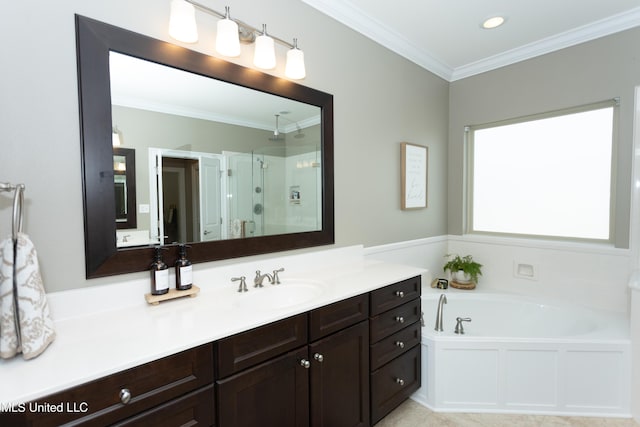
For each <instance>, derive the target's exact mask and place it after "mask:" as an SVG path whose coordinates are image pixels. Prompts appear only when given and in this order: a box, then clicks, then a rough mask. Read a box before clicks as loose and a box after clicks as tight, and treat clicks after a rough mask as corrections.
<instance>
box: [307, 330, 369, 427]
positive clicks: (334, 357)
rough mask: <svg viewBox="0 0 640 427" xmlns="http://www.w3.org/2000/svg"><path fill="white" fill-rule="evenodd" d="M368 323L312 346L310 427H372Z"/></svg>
mask: <svg viewBox="0 0 640 427" xmlns="http://www.w3.org/2000/svg"><path fill="white" fill-rule="evenodd" d="M368 350H369V322H368V321H364V322H361V323H358V324H356V325H354V326H351V327H350V328H347V329H345V330H343V331H341V332H337V333H335V334H333V335H329V336H328V337H326V338H324V339H322V340H319V341H316V342H314V343H312V344H311V345H309V359H310V360H311V426H312V427H320V426H323V427H355V426H368V425H369V351H368Z"/></svg>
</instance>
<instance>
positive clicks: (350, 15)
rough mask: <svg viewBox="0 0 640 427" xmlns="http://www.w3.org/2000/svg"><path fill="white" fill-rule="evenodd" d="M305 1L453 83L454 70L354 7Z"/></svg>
mask: <svg viewBox="0 0 640 427" xmlns="http://www.w3.org/2000/svg"><path fill="white" fill-rule="evenodd" d="M302 1H303V2H304V3H306V4H308V5H309V6H311V7H313V8H315V9H317V10H319V11H320V12H322V13H324V14H325V15H328V16H330V17H331V18H333V19H335V20H336V21H338V22H340V23H342V24H344V25H346V26H347V27H349V28H351V29H353V30H355V31H357V32H359V33H361V34H362V35H364V36H366V37H368V38H370V39H371V40H373V41H375V42H377V43H379V44H381V45H382V46H384V47H386V48H387V49H389V50H391V51H393V52H395V53H397V54H398V55H400V56H403V57H405V58H406V59H408V60H410V61H412V62H414V63H416V64H417V65H419V66H421V67H422V68H425V69H427V70H428V71H431V72H432V73H433V74H435V75H437V76H438V77H441V78H443V79H445V80H447V81H449V80H450V79H451V76H452V73H453V71H454V70H453V69H452V68H451V67H449V66H448V65H447V64H445V63H444V62H442V61H441V60H439V59H438V58H436V57H434V56H433V55H431V54H430V53H429V52H426V51H425V50H424V49H421V48H420V47H419V46H417V45H416V44H415V43H413V42H412V41H411V40H408V39H407V38H405V37H403V36H402V35H400V34H399V33H398V32H396V31H394V30H392V29H391V28H389V27H387V26H386V25H385V24H383V23H382V22H380V21H378V20H376V19H374V18H372V17H370V16H368V15H367V14H366V13H365V12H364V11H362V10H361V9H359V8H357V7H355V6H353V5H352V4H351V3H349V2H337V1H331V0H302Z"/></svg>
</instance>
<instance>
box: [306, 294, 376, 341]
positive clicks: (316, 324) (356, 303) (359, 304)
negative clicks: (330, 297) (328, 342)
mask: <svg viewBox="0 0 640 427" xmlns="http://www.w3.org/2000/svg"><path fill="white" fill-rule="evenodd" d="M368 317H369V295H367V294H363V295H358V296H357V297H353V298H349V299H346V300H344V301H339V302H336V303H334V304H330V305H327V306H325V307H321V308H318V309H315V310H313V311H311V312H310V313H309V339H310V340H311V341H315V340H317V339H320V338H322V337H325V336H327V335H329V334H332V333H334V332H337V331H339V330H342V329H344V328H347V327H349V326H351V325H355V324H356V323H358V322H361V321H363V320H366V319H367V318H368Z"/></svg>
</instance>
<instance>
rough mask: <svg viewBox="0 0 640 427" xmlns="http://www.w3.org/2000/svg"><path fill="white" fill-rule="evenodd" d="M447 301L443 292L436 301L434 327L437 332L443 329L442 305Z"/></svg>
mask: <svg viewBox="0 0 640 427" xmlns="http://www.w3.org/2000/svg"><path fill="white" fill-rule="evenodd" d="M446 303H447V296H446V295H445V294H441V295H440V300H439V301H438V311H437V313H436V327H435V328H434V329H435V330H436V331H438V332H442V331H443V330H444V329H443V328H442V308H443V307H442V306H443V305H444V304H446Z"/></svg>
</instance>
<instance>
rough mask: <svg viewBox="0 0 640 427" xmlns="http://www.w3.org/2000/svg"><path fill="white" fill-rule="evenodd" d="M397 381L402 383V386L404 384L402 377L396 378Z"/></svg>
mask: <svg viewBox="0 0 640 427" xmlns="http://www.w3.org/2000/svg"><path fill="white" fill-rule="evenodd" d="M396 383H398V384H400V386H403V385H404V380H403V379H401V378H396Z"/></svg>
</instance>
